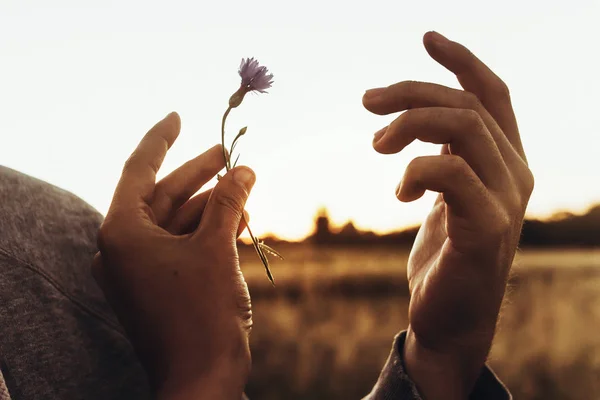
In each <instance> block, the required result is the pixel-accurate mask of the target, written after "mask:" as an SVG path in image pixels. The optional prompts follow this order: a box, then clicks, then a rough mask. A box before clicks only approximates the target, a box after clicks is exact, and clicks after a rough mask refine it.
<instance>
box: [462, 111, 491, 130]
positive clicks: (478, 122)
mask: <svg viewBox="0 0 600 400" xmlns="http://www.w3.org/2000/svg"><path fill="white" fill-rule="evenodd" d="M460 115H461V116H462V118H463V121H464V123H465V124H466V125H467V128H468V129H469V130H470V131H473V132H481V131H483V128H484V127H485V124H484V122H483V119H482V118H481V115H479V113H478V112H477V111H476V110H473V109H470V108H468V109H462V110H461V111H460Z"/></svg>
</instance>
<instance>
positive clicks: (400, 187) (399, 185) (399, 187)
mask: <svg viewBox="0 0 600 400" xmlns="http://www.w3.org/2000/svg"><path fill="white" fill-rule="evenodd" d="M401 189H402V181H400V183H398V186H396V198H397V199H399V198H400V190H401Z"/></svg>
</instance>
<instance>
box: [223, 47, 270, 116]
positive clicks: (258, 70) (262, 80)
mask: <svg viewBox="0 0 600 400" xmlns="http://www.w3.org/2000/svg"><path fill="white" fill-rule="evenodd" d="M238 73H239V74H240V77H241V78H242V84H241V85H240V88H239V89H238V91H237V92H235V93H234V94H233V95H232V96H231V98H230V99H229V106H230V107H231V108H236V107H237V106H239V105H240V104H242V100H244V96H245V95H246V93H248V92H253V91H255V92H259V93H267V91H266V89H268V88H270V87H271V85H272V84H273V74H269V70H268V69H267V67H265V66H261V65H260V64H259V63H258V60H255V59H254V57H252V58H242V62H241V63H240V68H239V70H238Z"/></svg>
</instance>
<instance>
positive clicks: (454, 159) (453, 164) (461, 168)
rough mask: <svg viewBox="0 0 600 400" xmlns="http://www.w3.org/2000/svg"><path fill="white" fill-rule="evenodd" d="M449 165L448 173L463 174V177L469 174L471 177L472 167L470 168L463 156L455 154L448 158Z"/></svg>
mask: <svg viewBox="0 0 600 400" xmlns="http://www.w3.org/2000/svg"><path fill="white" fill-rule="evenodd" d="M448 164H449V168H448V172H449V173H450V174H461V175H465V174H469V175H470V170H471V167H469V164H467V162H466V161H465V159H464V158H462V157H461V156H457V155H455V154H451V155H449V156H448Z"/></svg>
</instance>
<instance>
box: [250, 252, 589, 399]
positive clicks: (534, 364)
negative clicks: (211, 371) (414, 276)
mask: <svg viewBox="0 0 600 400" xmlns="http://www.w3.org/2000/svg"><path fill="white" fill-rule="evenodd" d="M278 250H280V251H281V252H282V253H283V254H284V255H285V256H286V261H285V262H277V261H275V262H274V263H273V272H274V275H275V279H276V282H277V287H276V288H272V287H270V283H269V282H268V281H267V279H266V276H265V274H264V270H263V269H262V267H261V265H260V264H258V262H259V261H258V260H257V259H256V258H255V257H256V255H255V254H252V253H251V252H246V251H244V252H242V254H241V257H242V265H243V269H244V272H245V274H246V276H247V280H248V282H249V285H250V290H251V294H252V296H253V306H254V319H255V329H254V332H253V335H252V348H253V357H254V361H253V364H254V367H253V373H252V377H251V380H250V382H249V384H248V387H247V393H248V395H249V397H250V398H257V399H263V400H269V399H290V400H295V399H311V400H313V399H314V400H316V399H328V400H333V399H360V398H362V396H364V395H366V394H367V393H368V392H369V391H370V389H371V387H372V385H373V384H374V382H375V381H376V379H377V376H378V374H379V370H380V368H381V366H382V365H383V363H384V362H385V359H386V357H387V355H388V354H389V351H390V348H391V342H392V339H393V336H394V335H395V334H396V333H397V332H398V331H399V330H401V329H404V328H405V327H406V326H407V308H408V288H407V283H406V277H405V266H406V260H407V254H406V252H404V251H391V250H390V249H389V248H370V249H365V248H348V249H341V248H337V249H335V248H330V249H317V248H311V247H308V246H303V247H299V246H289V247H285V246H284V247H282V248H278ZM516 265H517V266H516V268H515V276H514V278H513V279H512V281H511V289H510V291H509V296H508V299H507V302H506V304H505V306H504V310H503V313H502V318H501V322H500V326H499V330H498V335H497V337H496V341H495V343H494V347H493V350H492V354H491V357H490V363H491V365H492V366H493V368H494V369H495V370H496V372H497V373H498V374H499V375H500V376H501V378H502V379H503V380H504V382H505V383H506V384H507V385H508V386H509V387H510V389H511V391H512V392H513V394H514V395H515V398H516V399H524V400H534V399H535V400H537V399H545V400H554V399H573V400H575V399H577V400H579V399H592V398H598V397H600V335H598V333H597V332H598V329H599V328H600V251H577V250H569V251H559V250H556V251H542V252H540V251H523V252H522V253H521V254H520V255H519V257H518V259H517V264H516Z"/></svg>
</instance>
